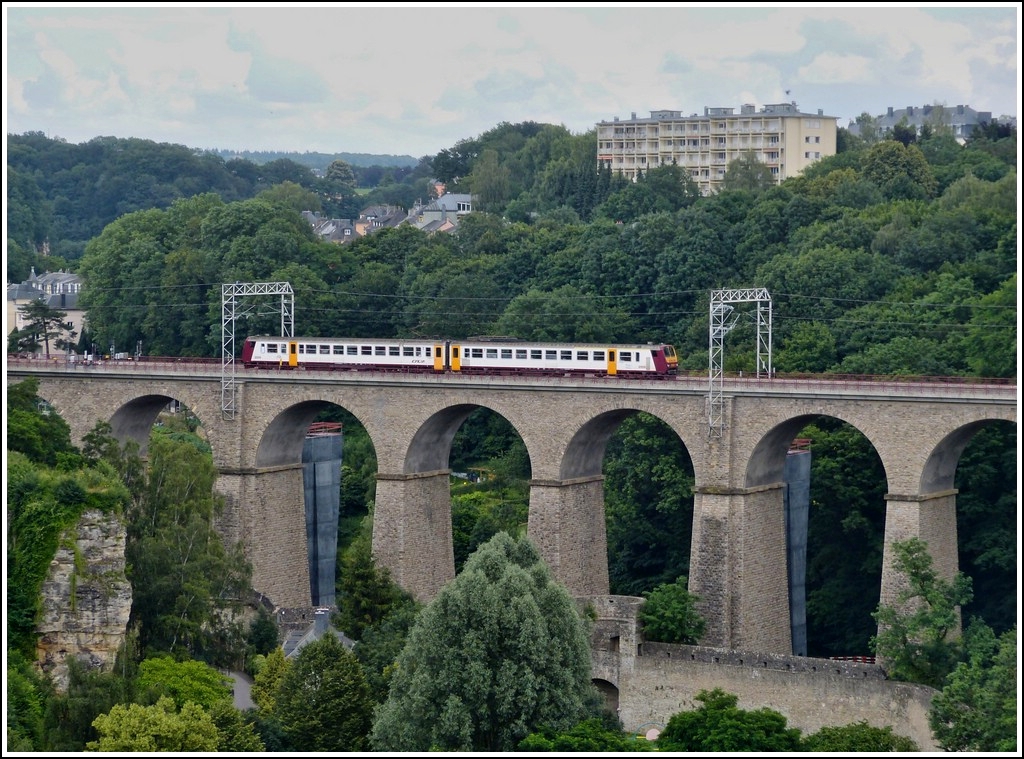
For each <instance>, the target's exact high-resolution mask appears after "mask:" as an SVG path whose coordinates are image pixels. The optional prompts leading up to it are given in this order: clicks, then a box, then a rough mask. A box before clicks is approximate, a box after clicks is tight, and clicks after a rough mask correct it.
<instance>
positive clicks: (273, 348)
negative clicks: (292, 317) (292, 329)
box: [265, 343, 277, 353]
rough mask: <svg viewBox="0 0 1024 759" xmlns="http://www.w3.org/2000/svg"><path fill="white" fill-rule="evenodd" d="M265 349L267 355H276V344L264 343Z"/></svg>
mask: <svg viewBox="0 0 1024 759" xmlns="http://www.w3.org/2000/svg"><path fill="white" fill-rule="evenodd" d="M265 347H266V352H267V353H277V343H266V344H265Z"/></svg>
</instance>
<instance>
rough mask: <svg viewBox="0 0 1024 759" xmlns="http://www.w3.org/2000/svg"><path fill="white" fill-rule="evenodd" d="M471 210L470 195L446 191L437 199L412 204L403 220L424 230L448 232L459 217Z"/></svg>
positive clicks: (471, 199) (471, 197)
mask: <svg viewBox="0 0 1024 759" xmlns="http://www.w3.org/2000/svg"><path fill="white" fill-rule="evenodd" d="M472 212H473V196H472V195H468V194H464V193H452V192H446V193H445V194H444V195H442V196H441V197H440V198H438V199H437V200H432V201H430V202H429V203H426V204H422V203H417V204H416V205H414V206H413V207H412V209H411V210H410V211H409V215H408V216H407V217H406V219H405V222H406V223H407V224H412V225H413V226H414V227H416V228H417V229H422V230H423V231H424V232H450V231H451V230H453V229H455V227H456V226H458V223H459V219H460V218H461V217H463V216H465V215H466V214H468V213H472Z"/></svg>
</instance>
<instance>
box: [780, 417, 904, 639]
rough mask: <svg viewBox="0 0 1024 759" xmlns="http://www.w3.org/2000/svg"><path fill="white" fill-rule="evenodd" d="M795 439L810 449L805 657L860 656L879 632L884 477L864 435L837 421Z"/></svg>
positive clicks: (825, 420)
mask: <svg viewBox="0 0 1024 759" xmlns="http://www.w3.org/2000/svg"><path fill="white" fill-rule="evenodd" d="M797 437H799V438H805V439H809V440H810V441H811V444H810V455H811V481H810V506H809V514H808V526H807V570H806V592H807V643H808V651H807V653H808V655H810V656H845V655H851V654H854V655H856V654H866V653H868V652H869V651H870V643H869V641H870V640H871V636H872V635H874V634H875V633H876V632H878V626H877V625H876V624H875V622H874V620H873V619H872V617H871V613H872V612H873V611H874V610H875V606H876V604H877V602H878V597H879V594H880V592H881V575H882V540H883V536H884V534H885V483H886V479H885V471H884V469H883V467H882V462H881V459H880V458H879V456H878V453H877V452H876V451H875V450H874V449H873V448H872V446H871V444H870V443H869V442H868V441H867V439H866V438H865V437H864V435H863V434H862V433H861V432H859V431H858V430H857V429H855V428H854V427H852V426H850V425H848V424H846V423H843V422H840V421H839V420H837V419H830V418H819V419H817V420H816V421H815V423H814V424H812V425H809V426H808V427H805V428H804V429H803V430H801V431H800V432H799V433H798V435H797Z"/></svg>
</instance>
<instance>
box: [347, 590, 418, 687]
mask: <svg viewBox="0 0 1024 759" xmlns="http://www.w3.org/2000/svg"><path fill="white" fill-rule="evenodd" d="M419 612H420V604H419V603H418V602H416V601H414V600H413V599H412V598H411V597H410V596H405V597H404V598H403V599H402V600H400V601H399V602H397V603H395V604H392V606H391V607H390V608H389V609H388V611H387V612H386V613H385V615H384V616H383V617H381V618H380V619H379V620H378V621H377V622H375V623H374V624H372V625H370V626H368V627H366V628H364V629H363V635H362V637H361V638H360V639H359V640H358V641H357V642H356V644H355V647H354V648H353V649H352V652H353V653H354V654H355V655H356V658H357V659H359V663H360V664H362V665H363V674H365V675H366V682H367V684H368V685H369V686H370V696H371V697H372V698H373V701H374V703H376V704H382V703H384V702H385V701H386V700H387V698H388V691H389V690H390V688H391V678H392V676H393V675H394V674H395V671H396V670H397V662H398V657H399V655H401V653H402V649H403V648H405V642H406V640H407V639H408V637H409V631H410V630H411V629H412V626H413V624H415V622H416V616H417V614H419Z"/></svg>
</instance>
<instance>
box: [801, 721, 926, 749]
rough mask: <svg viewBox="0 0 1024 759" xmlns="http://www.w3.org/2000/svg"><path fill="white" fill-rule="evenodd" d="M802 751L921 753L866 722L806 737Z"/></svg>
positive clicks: (906, 741) (887, 728)
mask: <svg viewBox="0 0 1024 759" xmlns="http://www.w3.org/2000/svg"><path fill="white" fill-rule="evenodd" d="M800 750H801V751H806V752H807V753H813V754H818V753H826V752H834V753H843V754H849V753H854V752H872V753H880V752H893V751H898V752H903V753H906V752H912V751H920V750H921V749H920V748H919V747H918V745H917V744H916V743H915V742H914V741H913V740H912V739H910V738H907V737H906V736H904V735H896V734H895V733H893V731H892V727H891V726H889V725H886V726H885V727H875V726H874V725H869V724H868V723H867V721H866V720H862V721H861V722H854V723H852V724H849V725H838V726H828V727H823V728H821V729H820V730H819V731H818V732H816V733H813V734H811V735H808V736H807V737H806V738H804V740H803V744H802V745H801V747H800Z"/></svg>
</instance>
